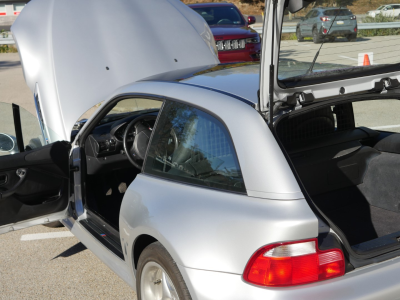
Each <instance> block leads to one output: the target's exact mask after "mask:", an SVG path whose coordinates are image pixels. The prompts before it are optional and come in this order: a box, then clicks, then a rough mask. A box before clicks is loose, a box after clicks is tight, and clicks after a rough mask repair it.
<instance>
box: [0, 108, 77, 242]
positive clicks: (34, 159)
mask: <svg viewBox="0 0 400 300" xmlns="http://www.w3.org/2000/svg"><path fill="white" fill-rule="evenodd" d="M69 150H70V144H69V143H68V142H60V141H58V142H55V143H52V144H47V145H45V142H44V139H43V132H42V130H41V128H40V126H39V123H38V119H37V118H36V117H35V116H33V115H32V114H31V113H29V112H27V111H26V110H24V109H22V108H21V109H20V107H19V106H18V105H15V104H8V103H0V234H3V233H6V232H9V231H13V230H17V229H22V228H25V227H29V226H33V225H38V224H45V223H48V222H53V221H57V220H61V219H63V218H65V217H66V209H67V206H68V199H69Z"/></svg>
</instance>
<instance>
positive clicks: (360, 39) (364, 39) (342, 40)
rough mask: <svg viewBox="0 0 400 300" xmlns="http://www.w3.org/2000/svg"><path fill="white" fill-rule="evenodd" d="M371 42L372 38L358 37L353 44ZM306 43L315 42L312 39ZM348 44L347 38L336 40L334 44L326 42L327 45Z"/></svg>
mask: <svg viewBox="0 0 400 300" xmlns="http://www.w3.org/2000/svg"><path fill="white" fill-rule="evenodd" d="M370 40H371V39H370V38H365V37H357V39H356V41H355V42H353V43H357V42H366V41H370ZM305 41H306V42H311V43H313V40H312V39H310V40H305ZM348 42H349V41H348V40H347V39H346V38H345V37H339V38H336V39H335V41H334V42H328V40H327V39H326V40H325V43H326V44H332V43H348Z"/></svg>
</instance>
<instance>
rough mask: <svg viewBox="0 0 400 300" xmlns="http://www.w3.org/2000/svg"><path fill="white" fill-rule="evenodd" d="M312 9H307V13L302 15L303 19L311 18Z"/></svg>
mask: <svg viewBox="0 0 400 300" xmlns="http://www.w3.org/2000/svg"><path fill="white" fill-rule="evenodd" d="M313 12H314V11H312V10H311V11H309V12H308V14H307V15H306V16H305V17H304V19H308V18H311V15H312V14H313Z"/></svg>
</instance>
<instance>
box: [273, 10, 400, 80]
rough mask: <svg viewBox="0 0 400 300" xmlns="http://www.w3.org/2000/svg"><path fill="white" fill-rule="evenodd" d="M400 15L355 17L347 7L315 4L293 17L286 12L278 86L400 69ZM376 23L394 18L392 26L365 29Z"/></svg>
mask: <svg viewBox="0 0 400 300" xmlns="http://www.w3.org/2000/svg"><path fill="white" fill-rule="evenodd" d="M397 17H398V16H397V15H396V16H393V17H390V16H389V17H385V19H383V18H381V19H382V20H381V19H379V20H378V19H376V18H373V17H371V16H366V15H365V14H364V15H355V14H354V13H353V12H352V11H351V9H348V8H346V7H328V6H325V7H320V6H318V7H317V6H316V5H313V4H310V5H309V6H307V7H305V8H303V9H302V10H300V11H298V12H297V13H295V14H290V20H289V12H288V11H285V16H284V22H283V33H282V36H281V44H280V53H279V67H278V83H279V85H280V86H281V87H282V88H288V87H295V86H306V85H311V84H317V83H322V82H329V81H335V80H344V79H348V78H354V77H360V76H369V75H375V74H381V73H388V72H395V71H399V70H400V57H399V55H398V47H399V44H400V35H399V31H400V30H399V29H400V28H395V27H396V26H395V25H396V24H398V23H397V22H398V20H397V19H396V18H397ZM386 19H387V20H386ZM377 22H391V24H388V25H391V26H388V27H389V28H387V29H381V28H376V29H370V28H368V29H365V30H364V29H362V28H363V26H364V27H365V25H367V24H366V23H370V24H371V25H369V27H373V26H374V24H377ZM393 26H394V28H393ZM398 27H400V26H398ZM285 29H286V30H285Z"/></svg>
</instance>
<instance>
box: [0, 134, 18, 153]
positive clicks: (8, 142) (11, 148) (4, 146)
mask: <svg viewBox="0 0 400 300" xmlns="http://www.w3.org/2000/svg"><path fill="white" fill-rule="evenodd" d="M0 152H8V153H7V154H9V153H14V152H18V146H17V140H16V138H15V137H13V136H11V135H8V134H5V133H0ZM0 155H1V154H0Z"/></svg>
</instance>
